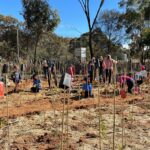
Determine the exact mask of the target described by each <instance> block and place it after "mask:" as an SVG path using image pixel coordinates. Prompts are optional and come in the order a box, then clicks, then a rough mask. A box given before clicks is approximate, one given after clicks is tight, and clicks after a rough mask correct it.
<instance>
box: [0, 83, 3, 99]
mask: <svg viewBox="0 0 150 150" xmlns="http://www.w3.org/2000/svg"><path fill="white" fill-rule="evenodd" d="M0 97H4V83H3V82H0Z"/></svg>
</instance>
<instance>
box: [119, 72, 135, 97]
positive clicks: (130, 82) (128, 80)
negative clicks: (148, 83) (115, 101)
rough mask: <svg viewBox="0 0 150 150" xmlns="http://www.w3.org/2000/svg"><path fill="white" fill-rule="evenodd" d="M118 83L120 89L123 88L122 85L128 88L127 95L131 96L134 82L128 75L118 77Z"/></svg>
mask: <svg viewBox="0 0 150 150" xmlns="http://www.w3.org/2000/svg"><path fill="white" fill-rule="evenodd" d="M119 82H120V85H121V88H123V87H124V85H125V84H126V85H127V87H128V93H130V94H132V89H133V87H134V84H135V82H134V79H133V77H132V76H131V74H130V73H129V74H128V75H121V76H119Z"/></svg>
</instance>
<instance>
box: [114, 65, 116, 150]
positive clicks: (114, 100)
mask: <svg viewBox="0 0 150 150" xmlns="http://www.w3.org/2000/svg"><path fill="white" fill-rule="evenodd" d="M114 78H115V80H114V100H113V150H115V128H116V125H115V123H116V92H115V89H116V63H115V70H114Z"/></svg>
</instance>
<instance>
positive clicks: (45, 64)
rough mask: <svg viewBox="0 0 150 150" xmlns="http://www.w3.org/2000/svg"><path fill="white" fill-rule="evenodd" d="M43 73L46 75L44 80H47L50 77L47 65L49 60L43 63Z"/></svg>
mask: <svg viewBox="0 0 150 150" xmlns="http://www.w3.org/2000/svg"><path fill="white" fill-rule="evenodd" d="M43 73H44V78H45V79H47V76H48V63H47V60H44V61H43Z"/></svg>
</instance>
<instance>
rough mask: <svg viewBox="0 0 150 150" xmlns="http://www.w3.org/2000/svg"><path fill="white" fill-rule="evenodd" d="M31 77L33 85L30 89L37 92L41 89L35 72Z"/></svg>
mask: <svg viewBox="0 0 150 150" xmlns="http://www.w3.org/2000/svg"><path fill="white" fill-rule="evenodd" d="M32 79H33V86H32V87H31V91H32V92H33V93H38V92H39V91H40V90H41V89H42V88H41V81H40V80H39V79H38V76H37V74H34V75H33V77H32Z"/></svg>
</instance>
